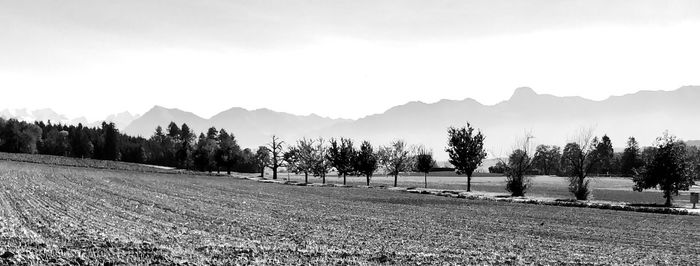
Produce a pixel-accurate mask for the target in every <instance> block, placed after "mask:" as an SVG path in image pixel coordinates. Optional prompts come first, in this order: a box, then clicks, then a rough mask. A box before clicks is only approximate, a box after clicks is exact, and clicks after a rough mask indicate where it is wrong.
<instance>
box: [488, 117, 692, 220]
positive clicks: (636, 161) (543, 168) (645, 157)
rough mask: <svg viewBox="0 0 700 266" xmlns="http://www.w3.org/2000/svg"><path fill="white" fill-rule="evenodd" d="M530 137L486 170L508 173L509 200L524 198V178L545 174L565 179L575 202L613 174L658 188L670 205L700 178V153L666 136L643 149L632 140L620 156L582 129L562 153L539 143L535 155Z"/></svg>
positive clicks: (604, 141)
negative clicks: (603, 177) (597, 179)
mask: <svg viewBox="0 0 700 266" xmlns="http://www.w3.org/2000/svg"><path fill="white" fill-rule="evenodd" d="M530 139H531V136H526V138H525V141H524V142H523V145H522V146H519V147H517V148H516V149H514V150H513V151H512V152H511V154H510V155H509V157H508V158H507V160H500V161H499V162H498V163H497V164H496V165H495V166H492V167H489V171H490V172H495V173H503V174H505V175H506V189H507V190H508V191H510V192H511V193H512V195H513V196H523V195H525V193H526V191H527V190H528V188H529V185H530V182H529V178H528V176H532V175H538V174H544V175H560V176H565V177H568V178H569V191H570V192H571V193H572V194H573V195H574V196H575V197H576V199H578V200H586V199H587V198H588V196H589V194H590V189H589V183H590V179H591V178H592V177H595V176H601V175H607V176H609V175H617V176H623V177H631V178H632V180H633V181H634V186H633V187H632V189H633V190H635V191H642V190H645V189H651V188H658V189H659V190H661V191H663V195H664V198H665V199H666V202H665V204H666V205H667V206H670V205H671V202H672V198H673V196H674V195H675V196H677V195H678V193H679V191H681V190H688V189H689V188H690V186H692V185H693V184H695V180H700V149H698V147H695V146H688V145H686V144H685V143H684V142H683V141H681V140H679V139H678V138H676V137H675V136H672V135H670V134H668V132H664V134H663V135H662V136H660V137H658V138H657V139H656V141H655V143H654V145H653V146H650V147H645V148H644V149H640V147H639V144H638V143H637V141H636V140H635V138H634V137H630V138H629V139H628V141H627V147H626V148H625V149H624V151H623V152H621V153H615V152H614V150H613V148H612V143H611V141H610V138H609V137H608V136H607V135H603V136H602V137H601V138H598V137H593V136H592V131H591V130H582V131H581V132H580V133H579V134H578V136H577V137H576V138H575V139H574V140H573V141H571V142H569V143H567V144H566V146H565V147H564V149H563V150H561V149H560V148H559V147H557V146H548V145H539V146H537V148H536V149H535V151H534V154H533V152H532V151H531V149H530V145H529V143H530V142H529V140H530Z"/></svg>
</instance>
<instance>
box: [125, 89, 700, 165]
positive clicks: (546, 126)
mask: <svg viewBox="0 0 700 266" xmlns="http://www.w3.org/2000/svg"><path fill="white" fill-rule="evenodd" d="M699 101H700V87H698V86H686V87H681V88H679V89H677V90H674V91H640V92H637V93H633V94H628V95H623V96H613V97H610V98H608V99H605V100H602V101H594V100H589V99H585V98H581V97H557V96H553V95H548V94H538V93H536V92H535V91H534V90H532V89H531V88H526V87H523V88H518V89H516V90H515V92H514V93H513V95H512V96H511V97H510V99H508V100H505V101H503V102H500V103H497V104H495V105H483V104H481V103H479V102H477V101H475V100H473V99H469V98H467V99H464V100H441V101H439V102H436V103H430V104H428V103H423V102H409V103H407V104H404V105H400V106H396V107H393V108H391V109H389V110H387V111H385V112H384V113H380V114H374V115H370V116H366V117H363V118H360V119H356V120H349V119H330V118H325V117H320V116H317V115H308V116H298V115H292V114H288V113H282V112H275V111H272V110H269V109H257V110H246V109H242V108H231V109H229V110H226V111H223V112H221V113H219V114H217V115H215V116H213V117H211V118H209V119H206V118H202V117H199V116H197V115H195V114H193V113H190V112H186V111H182V110H179V109H168V108H164V107H161V106H155V107H153V108H152V109H151V110H149V111H148V112H146V113H145V114H144V115H143V116H141V117H139V118H137V119H135V120H134V121H133V122H132V123H131V124H130V125H129V126H127V127H126V128H125V132H126V133H128V134H134V135H141V136H150V135H151V134H152V133H153V132H154V128H155V126H156V125H163V126H165V125H167V124H168V123H169V122H170V121H174V122H176V123H178V124H182V123H187V124H188V125H189V126H190V128H192V129H194V130H195V131H197V132H203V131H205V130H206V129H207V128H208V127H210V126H215V127H217V128H225V129H227V131H229V132H233V133H234V134H235V135H236V137H237V138H238V141H239V143H240V144H241V145H242V146H244V147H252V148H254V147H257V146H259V145H264V144H266V143H267V142H269V139H270V137H271V136H272V135H273V134H276V135H278V136H280V137H281V138H282V139H284V140H286V141H287V142H294V141H295V140H297V139H299V138H301V137H310V138H316V137H319V136H322V137H324V138H329V137H339V136H344V137H350V138H353V139H355V140H356V141H360V140H370V141H372V142H373V143H377V144H387V143H389V142H390V141H391V140H393V139H399V138H401V139H405V140H406V141H407V142H408V143H410V144H422V145H425V146H426V147H427V148H429V149H432V150H433V151H434V152H435V155H436V158H438V159H443V160H444V159H446V157H447V155H446V154H445V153H444V151H443V150H444V147H445V144H446V141H447V133H446V132H447V128H448V127H450V126H462V125H464V124H466V123H467V122H470V123H471V124H472V126H474V127H476V128H478V129H480V130H481V131H482V132H483V133H484V134H485V136H486V148H487V151H488V152H489V154H491V155H492V156H503V155H505V154H507V153H508V151H510V150H511V149H512V148H513V146H514V145H515V143H517V142H518V141H519V139H521V138H523V137H524V136H525V134H526V133H529V134H531V135H533V136H534V137H535V139H534V143H539V144H552V145H560V146H562V145H564V144H565V143H567V141H569V140H572V139H573V138H575V137H576V135H577V132H579V131H580V130H581V129H582V128H592V129H593V130H594V133H595V134H596V135H598V136H602V135H603V134H607V135H608V136H609V137H610V138H611V139H612V141H613V145H615V146H616V147H624V146H625V143H626V141H627V138H628V137H630V136H634V137H635V138H636V139H637V141H638V142H639V143H640V144H641V145H651V144H652V142H653V141H654V139H655V138H656V137H658V136H660V135H661V134H662V133H663V132H664V131H665V130H668V131H669V132H670V133H672V134H674V135H676V136H678V137H680V138H682V139H698V138H699V137H700V116H698V114H700V104H698V102H699Z"/></svg>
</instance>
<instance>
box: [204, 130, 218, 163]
mask: <svg viewBox="0 0 700 266" xmlns="http://www.w3.org/2000/svg"><path fill="white" fill-rule="evenodd" d="M204 148H205V150H206V152H207V158H208V161H209V165H208V166H207V171H209V173H211V172H212V171H213V170H214V169H217V172H218V169H219V165H218V164H217V161H216V151H217V150H218V149H219V131H218V130H217V129H216V128H215V127H210V128H209V129H208V130H207V137H206V141H205V143H204Z"/></svg>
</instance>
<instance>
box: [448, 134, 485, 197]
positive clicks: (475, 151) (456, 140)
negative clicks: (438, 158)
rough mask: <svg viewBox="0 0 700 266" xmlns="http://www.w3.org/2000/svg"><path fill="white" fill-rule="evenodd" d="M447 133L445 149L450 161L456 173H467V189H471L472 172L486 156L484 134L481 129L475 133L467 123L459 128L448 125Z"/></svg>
mask: <svg viewBox="0 0 700 266" xmlns="http://www.w3.org/2000/svg"><path fill="white" fill-rule="evenodd" d="M447 134H448V142H447V148H446V149H445V151H446V152H447V153H448V154H449V155H450V163H451V164H452V165H454V166H455V169H456V171H457V174H459V175H461V174H466V175H467V191H471V181H472V174H473V173H474V170H476V168H477V167H479V165H481V162H482V160H484V158H486V151H485V150H484V135H482V134H481V131H478V132H476V134H475V133H474V128H472V127H471V125H470V124H469V123H467V126H465V127H461V128H454V127H450V128H449V129H448V130H447Z"/></svg>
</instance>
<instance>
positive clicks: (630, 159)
mask: <svg viewBox="0 0 700 266" xmlns="http://www.w3.org/2000/svg"><path fill="white" fill-rule="evenodd" d="M642 163H643V161H642V158H641V154H640V151H639V144H638V143H637V140H636V139H634V137H630V138H629V139H628V140H627V147H626V148H625V151H624V152H622V158H621V162H620V172H621V173H622V175H623V176H634V174H635V169H637V168H639V167H641V166H642Z"/></svg>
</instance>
